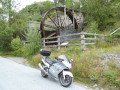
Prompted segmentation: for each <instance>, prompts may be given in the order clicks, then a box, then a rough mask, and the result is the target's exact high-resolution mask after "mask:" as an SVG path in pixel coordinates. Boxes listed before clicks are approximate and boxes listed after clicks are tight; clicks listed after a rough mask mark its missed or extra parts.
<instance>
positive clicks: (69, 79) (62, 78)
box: [59, 74, 73, 87]
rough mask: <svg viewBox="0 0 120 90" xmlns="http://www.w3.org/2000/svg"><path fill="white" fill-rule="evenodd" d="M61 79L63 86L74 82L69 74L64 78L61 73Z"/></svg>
mask: <svg viewBox="0 0 120 90" xmlns="http://www.w3.org/2000/svg"><path fill="white" fill-rule="evenodd" d="M59 81H60V83H61V85H62V86H63V87H68V86H70V85H71V84H72V81H73V78H72V77H71V76H69V75H65V78H64V77H63V75H62V74H61V75H60V76H59Z"/></svg>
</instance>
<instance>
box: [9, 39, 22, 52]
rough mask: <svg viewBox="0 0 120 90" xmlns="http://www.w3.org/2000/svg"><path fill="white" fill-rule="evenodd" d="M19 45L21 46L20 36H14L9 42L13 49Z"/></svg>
mask: <svg viewBox="0 0 120 90" xmlns="http://www.w3.org/2000/svg"><path fill="white" fill-rule="evenodd" d="M21 47H22V42H21V40H20V38H15V39H13V40H12V42H11V48H12V49H13V50H18V49H20V48H21Z"/></svg>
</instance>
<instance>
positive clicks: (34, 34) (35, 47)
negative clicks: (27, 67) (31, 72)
mask: <svg viewBox="0 0 120 90" xmlns="http://www.w3.org/2000/svg"><path fill="white" fill-rule="evenodd" d="M40 37H41V34H40V32H38V31H37V30H34V31H33V30H30V31H28V33H26V39H27V41H28V42H29V43H28V44H27V45H26V46H25V56H30V55H33V54H35V53H36V52H38V51H39V49H40V48H41V40H40Z"/></svg>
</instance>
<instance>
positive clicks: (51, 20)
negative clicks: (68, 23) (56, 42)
mask: <svg viewBox="0 0 120 90" xmlns="http://www.w3.org/2000/svg"><path fill="white" fill-rule="evenodd" d="M48 17H49V18H50V20H51V21H52V22H53V23H54V24H55V26H56V27H57V28H59V26H58V25H57V23H56V22H55V21H54V20H53V19H52V18H51V17H50V16H48Z"/></svg>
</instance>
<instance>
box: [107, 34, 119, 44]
mask: <svg viewBox="0 0 120 90" xmlns="http://www.w3.org/2000/svg"><path fill="white" fill-rule="evenodd" d="M105 41H107V42H108V43H115V42H116V41H117V39H116V38H115V37H114V36H112V35H108V36H107V37H106V38H105Z"/></svg>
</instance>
